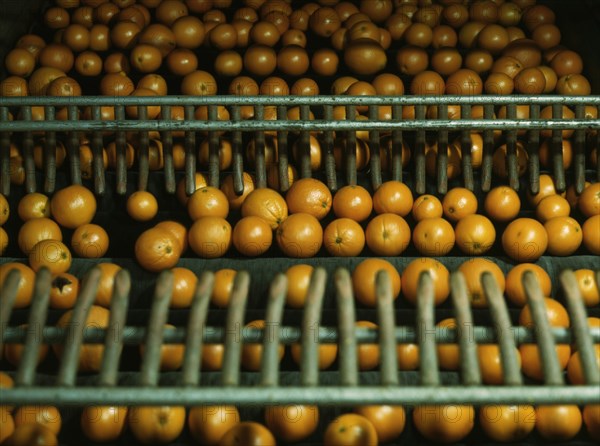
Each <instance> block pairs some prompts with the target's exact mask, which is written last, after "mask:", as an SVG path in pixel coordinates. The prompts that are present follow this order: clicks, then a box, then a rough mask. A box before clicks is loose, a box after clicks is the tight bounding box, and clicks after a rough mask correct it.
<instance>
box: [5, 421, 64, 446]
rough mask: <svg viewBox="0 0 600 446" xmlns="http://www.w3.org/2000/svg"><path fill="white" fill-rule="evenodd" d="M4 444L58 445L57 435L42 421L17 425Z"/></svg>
mask: <svg viewBox="0 0 600 446" xmlns="http://www.w3.org/2000/svg"><path fill="white" fill-rule="evenodd" d="M3 444H5V445H6V446H30V445H34V444H35V445H44V446H58V439H57V438H56V435H55V434H54V433H53V432H52V431H51V430H50V429H48V428H47V427H44V426H43V425H41V424H40V423H29V424H22V425H20V426H18V427H15V430H14V431H13V433H12V435H11V436H10V438H9V439H7V440H6V441H5V442H4V443H3Z"/></svg>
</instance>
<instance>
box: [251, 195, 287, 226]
mask: <svg viewBox="0 0 600 446" xmlns="http://www.w3.org/2000/svg"><path fill="white" fill-rule="evenodd" d="M241 209H242V217H248V216H251V215H254V216H256V217H261V218H263V219H265V220H266V221H268V222H269V224H270V225H271V229H277V228H278V227H279V225H280V224H281V223H282V222H283V221H284V220H285V219H286V218H287V216H288V205H287V203H286V201H285V199H284V198H283V197H282V196H281V195H279V193H277V192H275V191H274V190H272V189H255V190H253V191H252V192H250V193H249V194H248V196H247V197H246V199H245V200H244V203H243V204H242V208H241Z"/></svg>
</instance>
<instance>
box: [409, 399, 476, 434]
mask: <svg viewBox="0 0 600 446" xmlns="http://www.w3.org/2000/svg"><path fill="white" fill-rule="evenodd" d="M413 423H414V425H415V427H416V429H417V431H419V433H420V434H421V435H423V436H424V437H425V438H426V439H428V440H429V441H434V442H443V443H456V442H458V441H460V440H462V439H463V438H465V437H466V436H467V435H469V433H470V432H471V431H472V430H473V426H474V425H475V410H474V409H473V406H459V405H449V406H417V407H416V408H415V410H414V411H413Z"/></svg>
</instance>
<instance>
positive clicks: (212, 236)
mask: <svg viewBox="0 0 600 446" xmlns="http://www.w3.org/2000/svg"><path fill="white" fill-rule="evenodd" d="M188 243H189V244H190V247H191V248H192V251H194V252H195V253H196V254H197V255H198V256H200V257H202V258H205V259H214V258H217V257H222V256H223V255H224V254H225V253H226V252H227V251H228V250H229V247H230V246H231V225H230V224H229V222H228V221H227V220H225V219H224V218H221V217H202V218H199V219H198V220H196V221H195V222H194V224H193V225H192V227H191V228H190V230H189V233H188Z"/></svg>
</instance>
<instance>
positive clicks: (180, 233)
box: [154, 220, 188, 254]
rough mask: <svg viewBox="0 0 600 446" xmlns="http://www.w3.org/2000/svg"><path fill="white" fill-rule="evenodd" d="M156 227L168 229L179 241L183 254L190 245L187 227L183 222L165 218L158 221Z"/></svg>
mask: <svg viewBox="0 0 600 446" xmlns="http://www.w3.org/2000/svg"><path fill="white" fill-rule="evenodd" d="M154 227H155V228H160V229H166V230H167V231H169V232H170V233H171V234H173V236H174V237H175V238H176V239H177V241H178V242H179V246H180V247H181V251H180V252H181V254H183V253H184V252H185V251H186V250H187V247H188V241H187V238H188V236H187V228H186V227H185V226H184V225H182V224H181V223H179V222H177V221H173V220H165V221H161V222H160V223H158V224H157V225H156V226H154Z"/></svg>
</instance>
